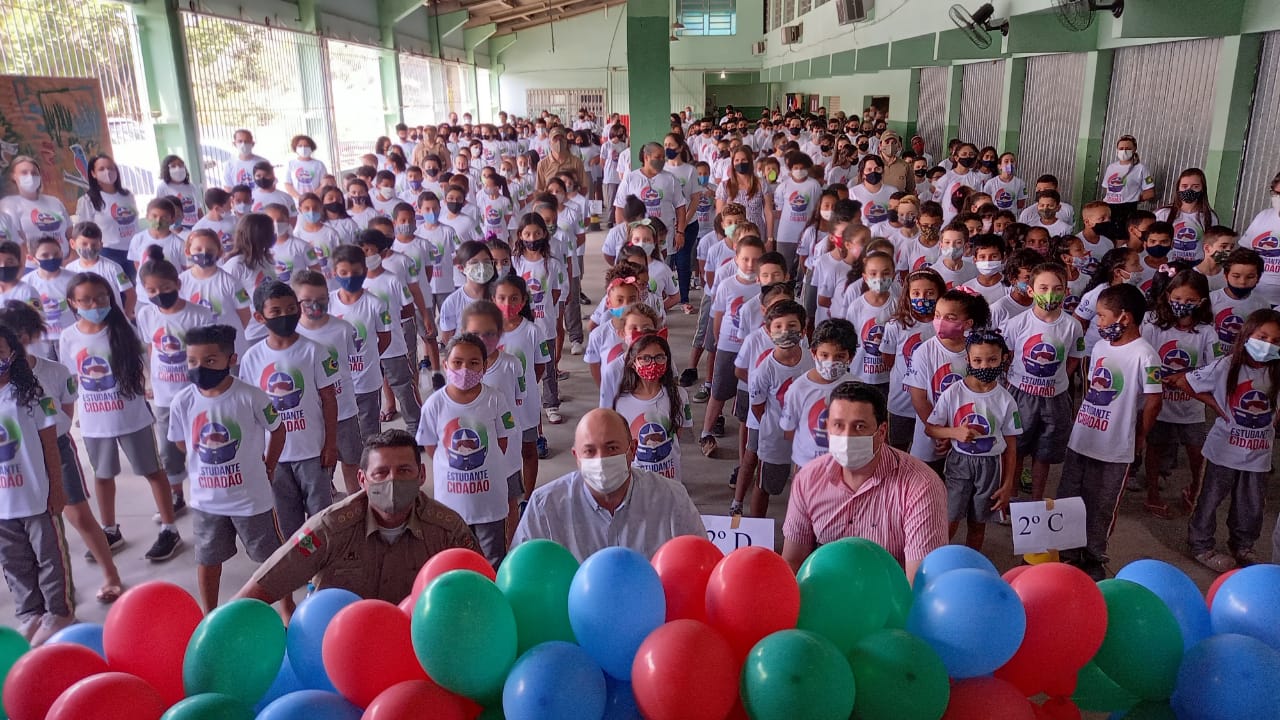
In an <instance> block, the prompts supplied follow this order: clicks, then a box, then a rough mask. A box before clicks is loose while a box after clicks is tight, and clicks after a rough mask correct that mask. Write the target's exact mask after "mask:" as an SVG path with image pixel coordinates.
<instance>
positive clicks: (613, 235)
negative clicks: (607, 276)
mask: <svg viewBox="0 0 1280 720" xmlns="http://www.w3.org/2000/svg"><path fill="white" fill-rule="evenodd" d="M646 212H647V211H646V210H645V206H644V201H643V200H641V199H640V198H638V197H636V196H635V195H628V196H627V199H626V200H625V201H623V206H622V219H623V222H620V223H615V224H614V225H613V226H612V227H610V228H609V232H608V233H606V234H605V237H604V243H603V244H602V245H601V247H600V252H601V254H602V255H604V262H605V264H606V265H613V264H614V263H615V262H617V261H618V251H619V250H621V249H622V246H623V245H626V244H627V237H628V235H629V234H630V232H631V225H632V223H637V222H640V221H641V220H643V219H644V217H645V213H646ZM744 212H745V211H744ZM708 234H710V233H708ZM706 237H707V236H706V235H703V238H704V239H705V238H706ZM698 247H699V249H701V248H702V242H701V241H699V243H698ZM699 257H700V258H701V255H699Z"/></svg>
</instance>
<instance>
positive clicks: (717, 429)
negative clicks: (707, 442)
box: [711, 415, 724, 437]
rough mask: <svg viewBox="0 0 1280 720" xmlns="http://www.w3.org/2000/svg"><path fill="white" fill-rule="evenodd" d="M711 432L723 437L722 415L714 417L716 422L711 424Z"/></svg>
mask: <svg viewBox="0 0 1280 720" xmlns="http://www.w3.org/2000/svg"><path fill="white" fill-rule="evenodd" d="M711 434H712V435H715V436H716V437H724V416H723V415H721V416H719V417H717V418H716V422H715V424H714V425H712V426H711Z"/></svg>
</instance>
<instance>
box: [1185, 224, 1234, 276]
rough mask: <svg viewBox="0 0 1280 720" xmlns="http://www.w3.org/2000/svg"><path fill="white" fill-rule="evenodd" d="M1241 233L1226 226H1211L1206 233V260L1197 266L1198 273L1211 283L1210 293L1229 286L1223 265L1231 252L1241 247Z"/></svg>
mask: <svg viewBox="0 0 1280 720" xmlns="http://www.w3.org/2000/svg"><path fill="white" fill-rule="evenodd" d="M1238 238H1239V233H1237V232H1236V231H1235V230H1232V229H1231V228H1229V227H1226V226H1224V225H1211V226H1209V228H1208V229H1207V230H1205V231H1204V259H1203V260H1201V261H1200V263H1199V264H1198V265H1196V271H1197V272H1199V273H1200V274H1201V275H1203V276H1205V279H1207V280H1208V281H1209V292H1213V291H1214V290H1221V289H1222V288H1224V287H1226V286H1227V276H1226V273H1224V272H1223V264H1224V263H1226V261H1227V258H1228V257H1230V256H1231V251H1232V250H1235V249H1236V248H1238V247H1240V244H1239V240H1238Z"/></svg>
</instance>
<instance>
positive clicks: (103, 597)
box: [95, 585, 124, 605]
mask: <svg viewBox="0 0 1280 720" xmlns="http://www.w3.org/2000/svg"><path fill="white" fill-rule="evenodd" d="M123 594H124V586H122V585H103V586H102V587H101V588H99V590H98V594H97V595H96V596H95V597H96V598H97V600H98V602H100V603H102V604H103V605H110V604H111V603H113V602H115V601H117V600H119V599H120V596H121V595H123Z"/></svg>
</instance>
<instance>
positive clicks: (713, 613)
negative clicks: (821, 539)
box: [707, 547, 800, 658]
mask: <svg viewBox="0 0 1280 720" xmlns="http://www.w3.org/2000/svg"><path fill="white" fill-rule="evenodd" d="M799 617H800V587H799V586H798V585H797V584H796V577H795V575H794V574H792V572H791V566H790V565H788V564H787V561H786V560H783V559H782V556H781V555H779V554H777V553H776V552H774V551H772V550H769V549H767V548H763V547H745V548H740V549H738V550H734V551H733V552H731V553H729V554H728V555H726V556H725V559H724V560H721V561H720V564H719V565H716V569H715V570H713V571H712V572H711V579H710V580H708V581H707V622H708V623H709V624H710V625H711V627H713V628H715V629H716V630H719V631H720V634H721V635H724V638H725V639H726V640H728V641H729V645H730V646H732V647H733V649H734V652H735V653H737V656H738V657H740V658H741V657H745V656H746V654H747V653H748V652H750V651H751V648H752V647H753V646H755V644H756V643H758V642H760V641H761V640H762V639H764V637H765V636H766V635H768V634H769V633H772V632H777V631H778V630H787V629H790V628H794V627H795V626H796V620H797V619H798V618H799Z"/></svg>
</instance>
